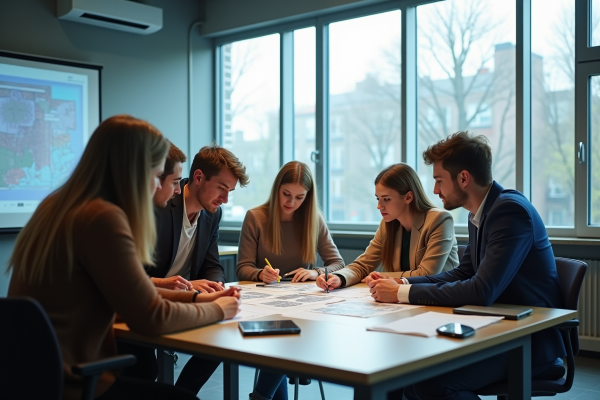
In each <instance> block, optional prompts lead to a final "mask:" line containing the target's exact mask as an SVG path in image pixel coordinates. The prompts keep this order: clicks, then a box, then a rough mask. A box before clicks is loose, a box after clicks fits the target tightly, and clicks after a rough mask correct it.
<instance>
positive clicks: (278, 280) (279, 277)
mask: <svg viewBox="0 0 600 400" xmlns="http://www.w3.org/2000/svg"><path fill="white" fill-rule="evenodd" d="M265 261H266V262H267V265H268V266H269V268H271V269H272V270H273V271H275V268H273V266H272V265H271V263H270V262H269V260H267V259H266V258H265ZM279 282H281V276H278V277H277V283H279Z"/></svg>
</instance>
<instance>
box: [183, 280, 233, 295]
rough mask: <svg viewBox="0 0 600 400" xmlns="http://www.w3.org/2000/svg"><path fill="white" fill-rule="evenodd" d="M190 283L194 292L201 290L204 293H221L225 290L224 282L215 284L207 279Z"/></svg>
mask: <svg viewBox="0 0 600 400" xmlns="http://www.w3.org/2000/svg"><path fill="white" fill-rule="evenodd" d="M190 283H191V284H192V286H193V289H194V290H199V291H201V292H202V293H212V292H220V291H222V290H223V289H225V288H224V287H223V283H222V282H213V281H209V280H206V279H198V280H195V281H191V282H190Z"/></svg>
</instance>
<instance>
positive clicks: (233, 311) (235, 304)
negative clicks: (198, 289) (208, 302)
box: [215, 296, 240, 319]
mask: <svg viewBox="0 0 600 400" xmlns="http://www.w3.org/2000/svg"><path fill="white" fill-rule="evenodd" d="M215 303H216V304H217V305H218V306H219V307H221V309H222V310H223V315H224V316H223V319H231V318H233V317H235V316H236V315H237V313H239V312H240V300H239V299H237V298H235V297H234V296H221V297H219V298H218V299H216V300H215Z"/></svg>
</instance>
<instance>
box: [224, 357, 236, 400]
mask: <svg viewBox="0 0 600 400" xmlns="http://www.w3.org/2000/svg"><path fill="white" fill-rule="evenodd" d="M239 376H240V369H239V366H238V365H237V364H233V363H227V362H224V363H223V400H238V399H239V395H240V379H239Z"/></svg>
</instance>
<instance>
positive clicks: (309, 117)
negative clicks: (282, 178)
mask: <svg viewBox="0 0 600 400" xmlns="http://www.w3.org/2000/svg"><path fill="white" fill-rule="evenodd" d="M315 40H316V39H315V28H314V27H310V28H304V29H298V30H295V31H294V159H295V160H298V161H302V162H304V163H306V164H308V166H309V167H310V169H311V170H312V172H313V174H314V173H315V163H314V162H312V161H311V158H310V157H311V154H312V152H313V151H315V139H316V135H315V132H316V131H315V127H316V125H315V99H316V94H315V88H316V81H315V74H316V70H315V62H316V61H315V55H316V54H315Z"/></svg>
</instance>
